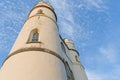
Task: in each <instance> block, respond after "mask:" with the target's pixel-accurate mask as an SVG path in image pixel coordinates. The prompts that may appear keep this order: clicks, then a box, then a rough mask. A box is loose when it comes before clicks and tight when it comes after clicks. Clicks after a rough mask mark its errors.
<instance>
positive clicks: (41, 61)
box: [0, 1, 87, 80]
mask: <svg viewBox="0 0 120 80" xmlns="http://www.w3.org/2000/svg"><path fill="white" fill-rule="evenodd" d="M0 80H87V76H86V74H85V71H84V67H83V66H82V64H81V63H80V59H79V53H78V51H77V50H76V49H75V47H74V43H73V41H72V40H69V39H62V37H61V36H60V34H59V31H58V25H57V16H56V13H55V12H54V9H53V7H52V6H51V5H50V4H49V3H47V2H44V1H40V2H39V3H38V4H36V5H35V6H34V7H33V9H32V10H31V11H30V13H29V16H28V19H27V20H26V21H25V23H24V25H23V28H22V29H21V31H20V33H19V35H18V37H17V39H16V42H15V43H14V45H13V47H12V49H11V51H10V53H9V55H8V57H7V58H6V60H5V61H4V63H3V65H2V67H1V70H0Z"/></svg>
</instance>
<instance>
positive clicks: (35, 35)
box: [28, 29, 39, 42]
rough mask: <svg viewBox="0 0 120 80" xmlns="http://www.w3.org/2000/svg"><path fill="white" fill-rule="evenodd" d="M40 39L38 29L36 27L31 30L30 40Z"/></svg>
mask: <svg viewBox="0 0 120 80" xmlns="http://www.w3.org/2000/svg"><path fill="white" fill-rule="evenodd" d="M38 41H39V33H38V29H34V30H32V31H31V33H30V36H29V39H28V42H38Z"/></svg>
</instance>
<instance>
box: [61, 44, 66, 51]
mask: <svg viewBox="0 0 120 80" xmlns="http://www.w3.org/2000/svg"><path fill="white" fill-rule="evenodd" d="M61 48H62V50H63V52H64V53H66V50H65V46H64V44H63V43H62V42H61Z"/></svg>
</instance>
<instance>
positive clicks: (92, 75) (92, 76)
mask: <svg viewBox="0 0 120 80" xmlns="http://www.w3.org/2000/svg"><path fill="white" fill-rule="evenodd" d="M86 74H87V77H88V80H104V76H103V75H101V74H98V73H97V72H94V71H90V70H87V71H86Z"/></svg>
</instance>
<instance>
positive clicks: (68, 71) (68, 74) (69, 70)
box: [65, 62, 74, 80]
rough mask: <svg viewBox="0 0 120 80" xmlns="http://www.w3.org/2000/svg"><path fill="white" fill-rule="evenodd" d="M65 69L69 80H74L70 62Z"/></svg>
mask: <svg viewBox="0 0 120 80" xmlns="http://www.w3.org/2000/svg"><path fill="white" fill-rule="evenodd" d="M65 69H66V74H67V80H74V76H73V72H72V71H71V69H70V67H69V64H68V62H65Z"/></svg>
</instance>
